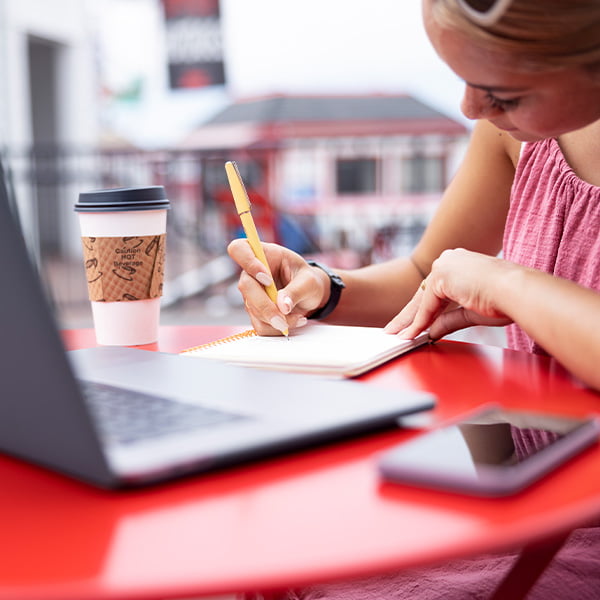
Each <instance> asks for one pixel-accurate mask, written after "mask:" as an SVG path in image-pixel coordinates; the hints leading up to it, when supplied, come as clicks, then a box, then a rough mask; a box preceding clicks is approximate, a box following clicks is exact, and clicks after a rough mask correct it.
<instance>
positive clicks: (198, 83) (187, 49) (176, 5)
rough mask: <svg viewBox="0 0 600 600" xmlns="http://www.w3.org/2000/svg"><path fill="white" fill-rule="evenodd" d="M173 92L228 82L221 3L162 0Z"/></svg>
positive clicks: (170, 80) (193, 0)
mask: <svg viewBox="0 0 600 600" xmlns="http://www.w3.org/2000/svg"><path fill="white" fill-rule="evenodd" d="M162 4H163V8H164V15H165V28H166V43H167V62H168V68H169V84H170V87H171V89H186V88H188V89H189V88H202V87H206V86H211V85H222V84H224V83H225V68H224V62H223V44H222V36H221V18H220V11H219V0H162Z"/></svg>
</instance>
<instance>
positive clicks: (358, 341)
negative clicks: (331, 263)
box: [183, 323, 429, 377]
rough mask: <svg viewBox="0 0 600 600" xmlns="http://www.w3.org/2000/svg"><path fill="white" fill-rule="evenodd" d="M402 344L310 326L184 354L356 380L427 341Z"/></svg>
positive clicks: (357, 330)
mask: <svg viewBox="0 0 600 600" xmlns="http://www.w3.org/2000/svg"><path fill="white" fill-rule="evenodd" d="M428 339H429V338H428V336H427V334H422V335H421V336H419V337H417V338H415V339H414V340H402V339H400V338H399V337H398V336H396V335H390V334H388V333H384V332H383V329H381V328H378V327H356V326H346V325H325V324H322V323H311V324H309V325H306V326H305V327H301V328H299V329H295V330H293V331H291V332H290V336H289V339H286V338H285V337H283V336H273V337H266V336H258V335H256V333H255V332H254V331H253V330H249V331H247V332H244V333H242V334H238V335H234V336H231V337H229V338H224V339H222V340H217V341H215V342H213V343H210V344H204V345H202V346H197V347H195V348H190V349H188V350H185V351H184V352H183V354H185V355H188V356H197V357H204V358H212V359H219V360H224V361H227V362H233V363H237V364H243V365H247V366H255V367H264V368H271V369H280V370H288V371H302V372H310V373H323V374H330V375H338V376H344V377H354V376H356V375H360V374H361V373H364V372H365V371H368V370H370V369H372V368H374V367H376V366H377V365H380V364H382V363H383V362H386V361H388V360H390V359H391V358H394V357H396V356H399V355H400V354H403V353H404V352H407V351H409V350H411V349H413V348H416V347H417V346H420V345H422V344H424V343H426V342H427V341H428Z"/></svg>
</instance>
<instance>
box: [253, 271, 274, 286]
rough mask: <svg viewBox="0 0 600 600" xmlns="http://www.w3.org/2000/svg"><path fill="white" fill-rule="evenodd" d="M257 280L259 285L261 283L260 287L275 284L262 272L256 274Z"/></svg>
mask: <svg viewBox="0 0 600 600" xmlns="http://www.w3.org/2000/svg"><path fill="white" fill-rule="evenodd" d="M256 280H257V281H258V283H260V285H264V286H265V287H266V286H268V285H271V284H272V283H273V280H272V279H271V278H270V277H269V276H268V275H267V274H266V273H263V272H262V271H261V272H260V273H257V274H256Z"/></svg>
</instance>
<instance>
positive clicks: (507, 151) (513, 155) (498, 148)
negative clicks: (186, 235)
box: [473, 120, 522, 169]
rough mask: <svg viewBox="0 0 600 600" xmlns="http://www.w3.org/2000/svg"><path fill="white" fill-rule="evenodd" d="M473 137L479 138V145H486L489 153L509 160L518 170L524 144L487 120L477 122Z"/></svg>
mask: <svg viewBox="0 0 600 600" xmlns="http://www.w3.org/2000/svg"><path fill="white" fill-rule="evenodd" d="M473 137H474V138H478V139H479V143H480V144H481V145H482V146H483V145H485V146H486V147H487V150H488V152H490V151H491V152H494V153H495V152H497V153H498V155H500V156H503V157H506V158H508V160H510V162H511V163H512V165H513V167H514V168H515V169H516V167H517V163H518V162H519V157H520V155H521V147H522V142H520V141H519V140H516V139H515V138H514V137H513V136H512V135H510V134H509V133H507V132H506V131H503V130H502V129H498V127H496V126H495V125H493V124H492V123H490V122H489V121H487V120H481V121H477V123H476V124H475V127H474V129H473Z"/></svg>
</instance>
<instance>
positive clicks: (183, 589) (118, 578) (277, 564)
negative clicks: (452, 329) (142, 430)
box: [0, 327, 600, 600]
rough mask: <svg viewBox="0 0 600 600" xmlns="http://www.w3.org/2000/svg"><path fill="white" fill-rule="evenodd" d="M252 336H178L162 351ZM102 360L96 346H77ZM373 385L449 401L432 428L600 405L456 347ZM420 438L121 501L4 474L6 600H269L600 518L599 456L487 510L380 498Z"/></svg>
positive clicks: (346, 449)
mask: <svg viewBox="0 0 600 600" xmlns="http://www.w3.org/2000/svg"><path fill="white" fill-rule="evenodd" d="M239 329H240V328H224V327H183V328H180V327H166V328H163V329H162V330H161V337H160V340H159V342H158V343H157V344H155V345H153V346H152V347H149V349H153V350H161V351H165V352H177V351H179V350H181V349H183V348H186V347H189V346H192V345H196V344H198V343H202V342H205V341H210V340H212V339H216V338H218V337H221V336H223V335H226V334H229V333H233V332H234V331H239ZM64 337H65V341H66V344H67V346H68V347H69V348H77V347H84V346H91V345H94V343H95V342H94V336H93V332H92V331H91V330H82V331H70V332H65V334H64ZM359 381H365V382H369V383H371V384H375V385H381V386H386V387H392V388H396V389H404V388H414V389H425V390H430V391H432V392H434V393H435V394H437V396H438V397H439V404H438V407H437V408H436V410H435V411H434V413H433V421H434V422H435V421H439V420H443V419H448V418H451V417H453V416H456V415H458V414H459V413H461V412H465V411H468V410H471V409H472V408H474V407H476V406H477V405H479V404H482V403H486V402H496V403H500V404H503V405H505V406H508V407H512V408H517V407H519V408H523V407H526V408H529V409H536V410H547V411H552V412H558V413H563V414H570V415H583V414H587V413H591V412H596V413H598V412H600V395H598V394H596V393H595V392H592V391H589V390H586V389H585V388H583V387H582V386H580V385H578V384H577V383H576V382H573V381H571V380H570V379H569V377H568V376H567V375H565V373H564V372H563V371H562V370H561V369H560V368H559V367H558V366H557V365H556V363H554V362H553V361H550V360H547V359H544V358H539V357H532V356H529V355H526V354H521V353H518V352H512V351H509V350H503V349H500V348H494V347H486V346H479V345H475V344H467V343H460V342H449V341H442V342H439V343H437V344H435V345H432V346H429V347H425V348H421V349H419V350H416V351H414V352H412V353H410V354H408V355H405V356H404V357H401V358H399V359H397V360H395V361H393V362H391V363H389V364H387V365H385V366H383V367H381V368H379V369H377V370H376V371H373V372H371V373H369V374H368V375H366V376H363V377H362V378H361V379H360V380H359ZM411 435H414V432H411V431H409V430H404V431H401V430H397V431H389V432H385V433H381V434H377V435H372V436H366V437H362V438H360V439H356V440H352V441H345V442H342V443H336V444H332V445H328V446H325V447H320V448H317V449H313V450H310V451H305V452H298V453H294V454H289V455H286V456H281V457H279V458H275V459H271V460H264V461H261V462H257V463H254V464H252V465H246V466H244V467H240V468H233V469H228V470H224V471H221V472H218V473H215V474H211V475H204V476H197V477H191V478H188V479H185V480H182V481H178V482H175V483H169V484H164V485H160V486H157V487H153V488H149V489H145V490H139V491H133V492H131V491H128V492H108V491H103V490H98V489H95V488H93V487H90V486H88V485H85V484H82V483H79V482H76V481H73V480H70V479H67V478H65V477H62V476H60V475H57V474H54V473H51V472H49V471H44V470H42V469H39V468H37V467H34V466H30V465H26V464H24V463H21V462H19V461H16V460H12V459H9V458H6V457H2V458H0V481H1V482H2V483H1V487H0V531H1V532H2V556H1V557H0V598H6V599H10V600H19V599H35V600H43V599H60V600H69V599H77V600H81V599H82V598H86V599H95V598H103V599H105V598H112V599H119V600H126V599H128V598H132V599H133V598H182V597H186V596H187V597H195V596H196V597H197V596H201V595H209V594H219V593H230V592H237V591H243V590H246V591H251V590H269V589H275V588H278V587H285V586H291V585H302V584H306V583H308V582H315V581H324V580H332V579H336V578H345V577H351V576H358V575H365V574H372V573H377V572H382V571H386V570H391V569H399V568H406V567H411V566H415V565H422V564H426V563H429V562H434V561H438V560H444V559H448V558H451V557H457V556H461V555H468V554H472V553H478V552H482V551H486V552H487V551H493V550H501V549H504V548H508V547H512V546H520V545H522V544H523V543H526V542H530V541H534V540H538V539H543V538H544V537H546V536H550V535H552V534H555V533H557V532H561V531H564V530H568V529H570V528H573V527H576V526H577V525H579V524H582V523H584V522H585V521H586V520H588V519H589V518H592V517H594V516H598V514H600V480H599V478H598V474H599V473H600V446H596V447H594V448H592V449H591V450H589V451H586V452H585V453H584V454H583V455H581V456H579V457H578V458H576V459H575V460H574V461H572V462H571V463H570V464H569V465H568V466H566V467H563V468H562V469H560V470H559V471H558V472H556V473H555V474H553V475H552V476H550V477H548V478H547V479H545V480H544V481H542V482H541V483H539V484H537V485H535V486H534V487H533V488H531V489H529V490H528V491H526V492H524V493H521V494H519V495H517V496H514V497H511V498H505V499H492V500H489V499H477V498H468V497H466V496H460V495H454V494H449V493H441V492H433V491H425V490H419V489H416V488H410V487H408V486H400V485H392V484H386V483H382V482H381V481H380V480H379V478H378V476H377V473H376V469H375V463H376V458H377V455H378V453H379V452H381V451H382V450H383V449H386V448H388V447H390V446H392V445H393V444H395V443H398V442H399V441H401V440H405V439H408V437H409V436H411Z"/></svg>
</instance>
